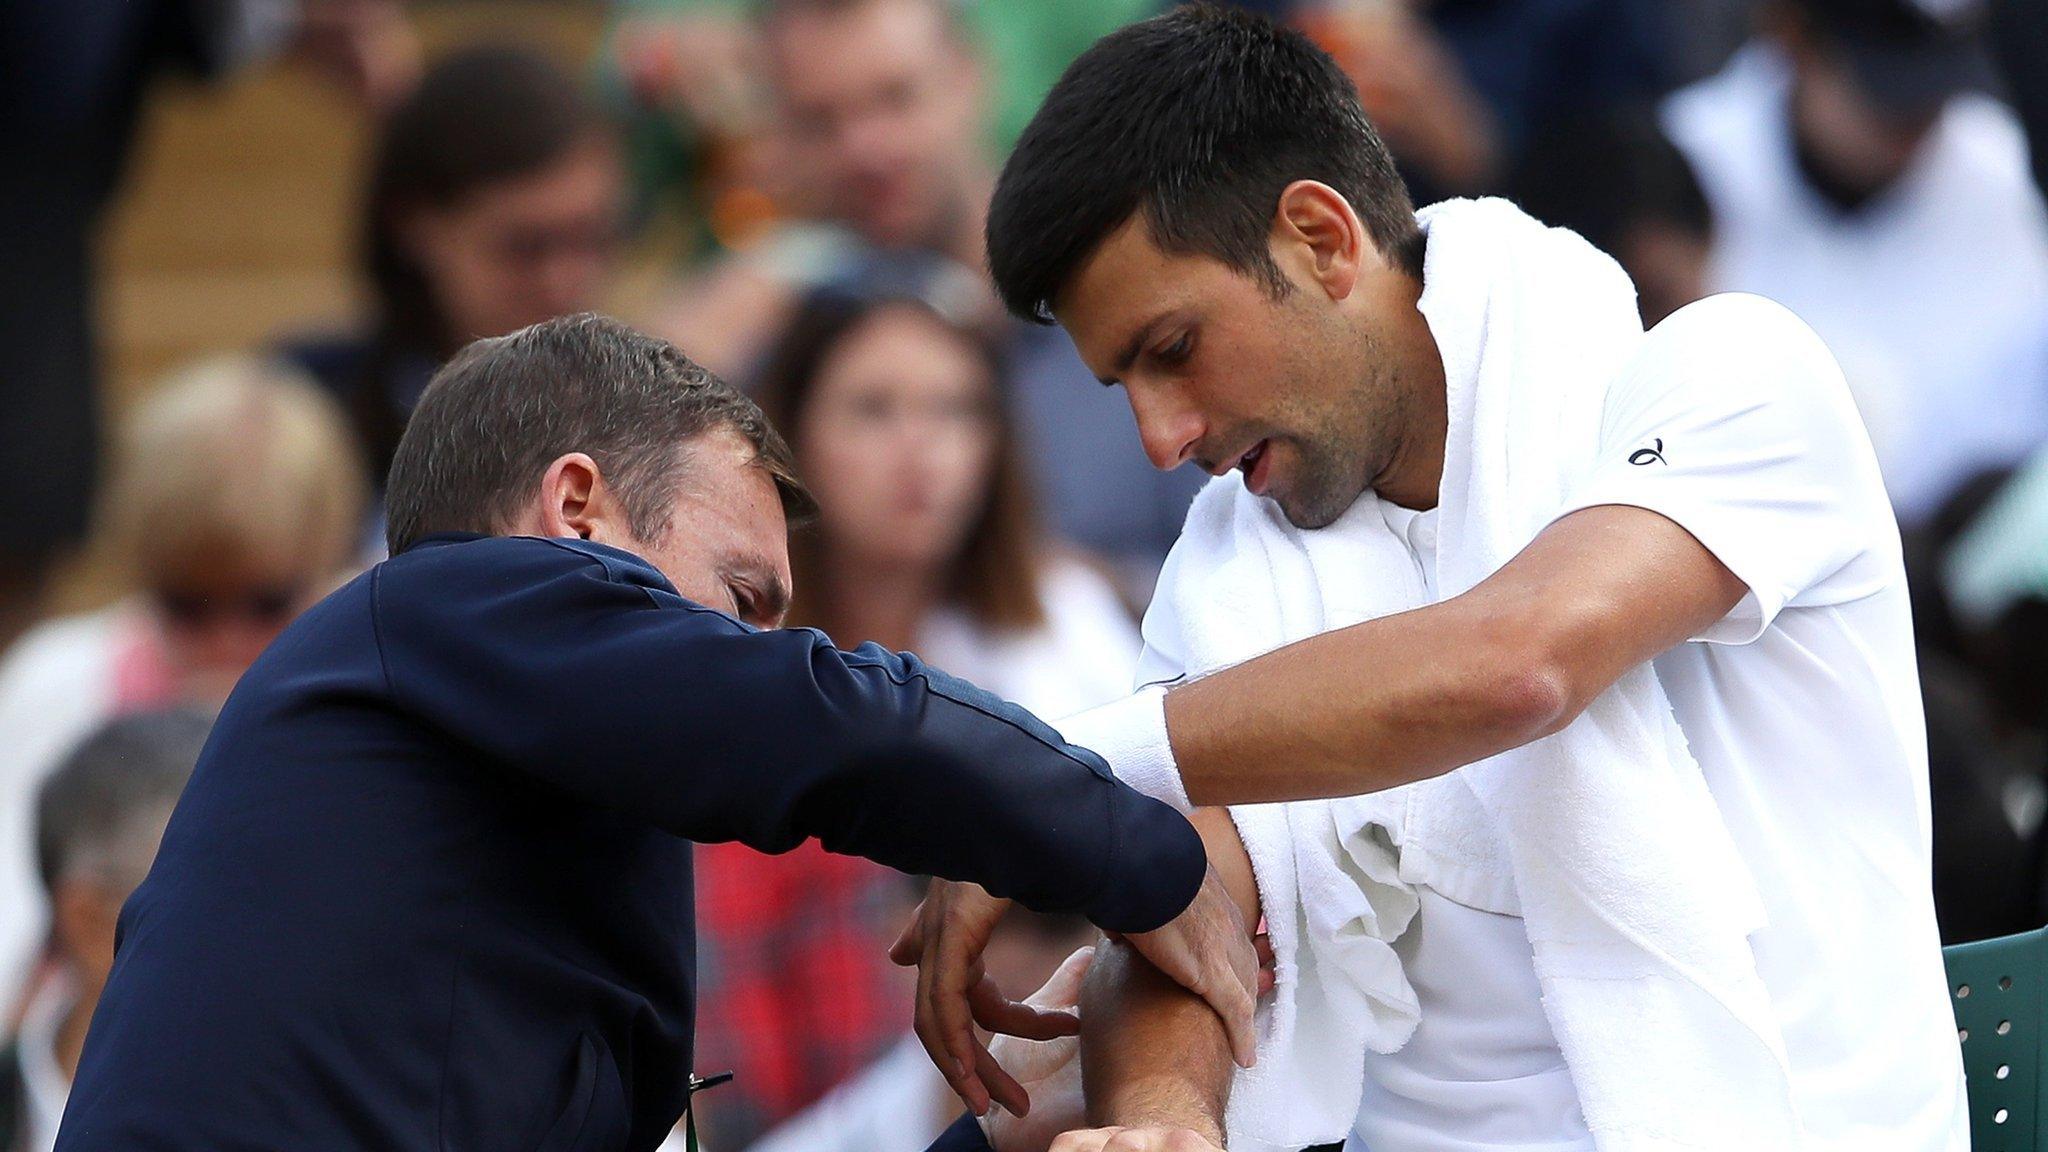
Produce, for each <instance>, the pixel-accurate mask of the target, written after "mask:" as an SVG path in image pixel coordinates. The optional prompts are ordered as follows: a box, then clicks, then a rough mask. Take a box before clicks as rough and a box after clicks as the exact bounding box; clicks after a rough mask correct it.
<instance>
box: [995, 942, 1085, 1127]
mask: <svg viewBox="0 0 2048 1152" xmlns="http://www.w3.org/2000/svg"><path fill="white" fill-rule="evenodd" d="M1094 959H1095V949H1093V948H1082V949H1080V950H1079V951H1077V952H1075V953H1074V954H1073V955H1071V956H1069V957H1067V959H1066V961H1065V962H1064V963H1062V964H1061V965H1060V967H1059V971H1057V972H1054V973H1053V974H1052V978H1051V979H1049V980H1047V981H1046V982H1045V986H1044V987H1043V988H1040V989H1039V990H1038V991H1036V992H1034V993H1032V994H1031V998H1030V1000H1029V1001H1028V1003H1030V1004H1033V1005H1035V1006H1037V1007H1040V1008H1048V1009H1054V1010H1057V1011H1065V1012H1071V1011H1074V1010H1075V1009H1076V1008H1077V1007H1078V1006H1079V1005H1080V1003H1081V981H1082V979H1083V978H1084V977H1086V976H1087V975H1088V965H1089V964H1090V963H1091V962H1093V961H1094ZM989 1053H990V1054H991V1055H993V1056H994V1057H995V1059H996V1063H998V1064H1000V1065H1002V1067H1003V1070H1004V1071H1006V1072H1008V1073H1009V1074H1010V1075H1011V1076H1013V1077H1015V1078H1016V1080H1017V1082H1018V1083H1019V1084H1021V1085H1023V1086H1024V1089H1025V1091H1027V1092H1029V1093H1030V1095H1031V1115H1029V1116H1028V1117H1027V1116H1013V1115H1011V1114H1010V1111H1009V1110H1008V1109H1006V1108H991V1109H989V1110H988V1115H987V1116H984V1117H982V1120H981V1131H982V1134H983V1135H984V1136H987V1137H988V1142H989V1147H991V1148H993V1149H995V1152H1046V1148H1047V1147H1048V1146H1049V1145H1050V1144H1051V1143H1052V1141H1053V1138H1054V1137H1056V1136H1058V1135H1059V1134H1060V1133H1062V1132H1065V1131H1067V1130H1068V1129H1070V1128H1075V1127H1078V1126H1080V1125H1082V1124H1085V1123H1087V1122H1088V1121H1087V1108H1086V1106H1085V1103H1084V1101H1083V1100H1082V1096H1081V1041H1080V1038H1079V1037H1075V1036H1062V1037H1060V1038H1058V1039H1056V1040H1045V1041H1032V1040H1019V1039H1017V1038H1016V1037H1014V1036H997V1037H996V1038H995V1039H994V1040H993V1041H992V1042H991V1043H990V1044H989Z"/></svg>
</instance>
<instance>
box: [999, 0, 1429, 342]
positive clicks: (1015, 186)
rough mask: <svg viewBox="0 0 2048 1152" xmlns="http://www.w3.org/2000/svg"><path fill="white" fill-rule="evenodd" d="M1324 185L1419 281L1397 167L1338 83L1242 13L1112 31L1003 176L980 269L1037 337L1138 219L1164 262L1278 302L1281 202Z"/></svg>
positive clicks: (1051, 99)
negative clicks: (1313, 183) (1222, 275)
mask: <svg viewBox="0 0 2048 1152" xmlns="http://www.w3.org/2000/svg"><path fill="white" fill-rule="evenodd" d="M1296 180H1319V181H1321V182H1323V183H1324V184H1327V185H1329V186H1330V187H1331V188H1333V189H1335V190H1336V191H1337V192H1338V193H1339V194H1341V195H1342V196H1343V197H1344V198H1345V199H1346V200H1347V201H1349V202H1350V204H1351V207H1352V209H1353V210H1354V211H1356V212H1357V213H1358V215H1359V219H1360V220H1362V221H1363V222H1364V224H1365V228H1366V231H1367V233H1368V234H1370V235H1371V237H1372V240H1373V242H1374V244H1375V245H1376V246H1377V247H1378V248H1379V249H1380V250H1381V251H1382V252H1385V253H1387V254H1388V255H1390V256H1392V257H1394V258H1396V259H1398V260H1400V261H1401V263H1402V265H1403V266H1404V267H1406V268H1408V269H1409V270H1410V271H1411V272H1413V273H1415V274H1417V275H1419V274H1420V271H1421V258H1422V232H1421V228H1420V226H1419V225H1418V224H1417V223H1416V221H1415V208H1414V204H1413V202H1412V201H1410V199H1409V197H1408V188H1407V185H1405V184H1403V183H1402V181H1401V176H1400V173H1399V172H1397V171H1396V170H1395V168H1394V161H1393V157H1392V156H1390V155H1389V154H1388V152H1387V148H1386V145H1385V144H1384V143H1382V142H1381V141H1380V137H1379V134H1378V133H1377V132H1375V131H1373V127H1372V125H1371V123H1369V122H1368V121H1367V120H1366V118H1365V111H1364V109H1362V108H1361V107H1360V106H1359V103H1358V91H1357V89H1355V88H1354V87H1352V84H1351V80H1350V78H1348V77H1347V76H1345V75H1344V72H1343V70H1342V69H1341V68H1339V67H1338V66H1337V63H1336V62H1335V61H1334V60H1331V59H1330V57H1329V56H1328V55H1326V54H1325V53H1324V52H1323V51H1322V50H1321V49H1319V48H1317V47H1316V46H1315V45H1313V44H1311V43H1309V41H1308V38H1307V37H1305V36H1303V35H1302V34H1301V33H1299V32H1296V31H1293V30H1291V29H1286V28H1281V27H1278V26H1276V25H1274V24H1273V23H1272V22H1271V21H1268V20H1266V19H1264V18H1262V17H1259V16H1255V15H1252V14H1250V13H1247V12H1241V11H1236V10H1232V9H1225V8H1219V7H1214V6H1211V5H1206V4H1199V5H1191V6H1188V7H1185V8H1179V9H1176V10H1174V11H1172V12H1168V13H1166V14H1165V15H1162V16H1155V17H1153V18H1152V19H1150V20H1145V21H1142V22H1140V23H1137V24H1133V25H1131V26H1129V27H1127V28H1123V29H1120V30H1118V31H1116V32H1112V33H1110V34H1109V35H1107V36H1105V37H1103V38H1102V39H1101V40H1098V41H1096V43H1095V46H1094V47H1092V48H1090V49H1088V51H1086V52H1084V53H1082V54H1081V56H1080V58H1079V59H1076V60H1075V61H1074V62H1073V64H1072V65H1070V66H1068V68H1067V71H1066V74H1065V75H1063V76H1061V77H1060V79H1059V83H1057V84H1055V85H1053V89H1052V91H1051V93H1049V94H1048V95H1047V96H1046V98H1045V103H1044V105H1043V106H1042V107H1040V108H1039V110H1038V114H1037V115H1036V116H1034V117H1032V119H1031V124H1030V126H1029V127H1027V128H1025V129H1024V134H1023V136H1022V137H1021V138H1020V139H1019V140H1018V142H1017V148H1016V150H1015V151H1014V152H1012V153H1011V154H1010V159H1009V161H1008V163H1006V164H1004V165H1003V174H1002V178H1001V179H1000V180H998V181H997V183H996V191H995V198H994V200H993V202H992V203H991V204H990V207H989V218H988V262H989V271H990V272H992V273H993V274H994V276H995V281H996V286H997V288H998V289H999V290H1000V291H1001V292H1002V296H1003V302H1004V304H1006V305H1007V306H1008V307H1009V309H1010V311H1012V312H1014V313H1016V314H1017V315H1019V316H1022V317H1025V318H1026V319H1031V320H1037V321H1039V322H1041V323H1045V322H1049V321H1050V319H1051V306H1052V303H1053V300H1054V298H1055V297H1056V296H1057V295H1058V294H1059V292H1060V291H1061V290H1062V289H1063V288H1065V287H1066V285H1067V282H1068V281H1069V280H1071V279H1072V278H1073V276H1074V274H1075V273H1076V272H1077V271H1078V270H1079V269H1080V267H1081V264H1082V263H1083V262H1084V261H1086V260H1087V259H1088V257H1089V256H1090V255H1091V254H1093V253H1094V251H1095V249H1096V248H1097V247H1098V246H1099V245H1100V244H1101V243H1102V241H1103V239H1104V238H1106V237H1107V236H1108V235H1109V234H1110V233H1111V232H1113V231H1115V230H1116V229H1117V228H1119V227H1121V226H1122V225H1123V223H1124V222H1125V221H1126V220H1129V219H1130V218H1131V216H1132V214H1133V213H1137V212H1143V213H1144V216H1145V221H1146V223H1147V224H1148V225H1150V227H1151V231H1152V238H1153V239H1154V240H1155V241H1156V242H1157V243H1158V244H1159V245H1160V247H1162V248H1163V249H1165V250H1166V251H1169V252H1177V253H1193V254H1201V255H1206V256H1213V257H1215V258H1216V259H1218V260H1221V261H1222V262H1223V263H1224V264H1226V265H1228V266H1230V267H1231V268H1233V269H1235V270H1237V271H1239V272H1241V273H1244V274H1246V275H1250V276H1255V277H1257V278H1258V279H1260V280H1262V281H1264V282H1265V284H1266V286H1267V287H1268V288H1269V289H1270V290H1271V291H1272V292H1273V293H1274V295H1276V296H1278V295H1281V294H1284V293H1285V291H1286V287H1287V282H1286V280H1285V278H1284V277H1283V276H1282V275H1281V273H1280V269H1279V267H1278V265H1276V264H1275V263H1274V262H1273V257H1272V253H1271V250H1270V248H1269V245H1268V239H1267V238H1268V236H1269V235H1270V234H1271V229H1272V222H1273V212H1274V210H1275V208H1276V206H1277V205H1278V203H1279V199H1280V193H1281V192H1282V191H1283V190H1284V189H1285V188H1286V187H1287V185H1288V184H1290V183H1292V182H1294V181H1296Z"/></svg>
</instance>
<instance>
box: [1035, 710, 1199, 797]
mask: <svg viewBox="0 0 2048 1152" xmlns="http://www.w3.org/2000/svg"><path fill="white" fill-rule="evenodd" d="M1055 727H1057V728H1058V729H1059V732H1060V735H1061V736H1062V737H1064V738H1065V739H1066V741H1067V743H1069V744H1078V745H1080V746H1081V747H1083V748H1087V749H1089V750H1091V751H1093V752H1094V753H1095V754H1096V755H1098V756H1101V757H1102V759H1103V760H1104V761H1105V762H1107V763H1108V764H1109V770H1110V771H1111V772H1112V773H1114V774H1115V776H1116V778H1117V779H1118V780H1121V781H1123V782H1124V783H1125V784H1128V785H1130V786H1131V787H1132V788H1135V789H1136V790H1138V791H1140V792H1143V793H1144V794H1145V795H1147V796H1150V797H1152V798H1153V799H1154V800H1160V801H1164V802H1165V803H1167V804H1170V805H1172V806H1173V807H1174V808H1175V809H1176V810H1177V811H1180V812H1182V813H1186V812H1190V811H1193V809H1194V806H1193V805H1191V804H1189V803H1188V793H1187V788H1186V787H1185V786H1183V785H1182V784H1181V779H1180V766H1179V765H1178V764H1177V763H1176V762H1175V761H1174V758H1173V744H1172V743H1171V742H1170V741H1169V740H1168V739H1167V735H1166V689H1165V688H1164V687H1162V686H1159V685H1153V686H1151V687H1148V688H1141V689H1139V690H1138V691H1137V692H1135V693H1133V694H1132V695H1129V696H1126V697H1124V698H1123V699H1121V700H1114V701H1111V702H1110V703H1108V704H1104V705H1102V706H1101V707H1099V708H1091V709H1089V710H1088V711H1086V712H1080V713H1076V714H1075V715H1072V716H1069V717H1067V718H1066V719H1064V720H1061V721H1059V723H1058V724H1056V725H1055Z"/></svg>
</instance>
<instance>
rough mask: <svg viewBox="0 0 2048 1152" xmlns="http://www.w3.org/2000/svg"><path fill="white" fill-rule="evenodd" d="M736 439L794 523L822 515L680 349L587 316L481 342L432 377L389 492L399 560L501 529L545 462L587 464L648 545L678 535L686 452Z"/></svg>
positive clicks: (396, 459) (755, 429)
mask: <svg viewBox="0 0 2048 1152" xmlns="http://www.w3.org/2000/svg"><path fill="white" fill-rule="evenodd" d="M727 428H729V429H731V430H732V431H734V432H736V433H738V434H739V435H740V436H741V438H743V439H744V440H745V441H746V442H747V443H748V444H749V445H750V446H751V447H752V448H753V450H754V461H753V462H754V465H755V466H756V467H759V468H761V469H763V470H764V471H766V472H767V473H768V475H769V476H770V477H771V478H772V479H773V480H774V481H775V486H776V489H777V491H778V493H779V494H780V495H781V497H782V505H783V511H784V512H785V513H786V514H787V515H788V516H789V519H790V521H791V523H792V524H794V523H796V522H798V521H800V520H803V519H805V518H807V517H808V516H809V515H810V513H811V511H812V503H811V499H810V496H809V494H808V493H806V492H805V491H804V489H803V485H801V484H799V483H798V482H797V479H796V470H795V466H794V464H793V463H792V462H791V460H790V454H789V447H788V445H786V444H784V443H783V441H782V437H780V436H778V435H776V433H775V430H774V429H773V428H771V427H769V425H768V418H767V417H765V416H763V415H762V414H761V409H760V408H759V407H757V406H756V405H755V404H754V402H753V401H752V400H749V399H747V398H746V396H744V395H742V394H741V393H740V392H739V390H738V389H736V388H734V387H732V386H731V385H730V384H727V383H726V382H725V381H723V380H721V379H719V378H718V377H717V376H716V375H714V374H713V373H711V372H710V371H708V370H706V369H705V368H703V367H701V366H700V365H698V364H696V363H695V362H693V361H692V360H691V359H690V358H689V357H687V356H684V355H683V354H682V353H681V352H679V351H677V350H676V348H675V346H674V345H673V344H670V343H669V342H668V341H666V340H658V339H656V338H654V337H652V336H648V335H645V334H643V333H640V332H636V331H634V330H633V329H631V328H628V327H626V326H625V325H624V324H621V323H619V322H618V321H616V320H609V319H606V318H605V317H602V316H597V315H592V314H589V313H584V314H581V315H577V316H564V317H562V318H560V319H556V320H548V321H545V322H543V323H540V324H535V325H533V326H531V327H528V328H522V329H520V330H519V331H517V332H514V333H512V334H511V335H509V336H496V337H490V338H487V339H483V340H478V341H476V342H474V343H472V344H470V345H469V346H468V347H466V348H464V349H463V350H462V351H461V352H458V353H456V355H455V358H454V359H453V360H451V361H449V362H448V364H447V366H446V367H444V368H442V369H441V370H440V371H439V372H438V373H436V374H435V376H434V379H433V382H432V383H430V384H428V385H427V390H426V391H425V392H424V393H422V394H421V396H420V402H419V405H418V406H417V407H416V408H414V409H413V414H412V419H411V421H410V422H409V423H408V424H407V425H406V429H405V435H404V437H403V438H401V439H400V440H399V442H398V451H397V453H396V455H394V456H393V458H392V461H391V479H390V482H389V483H388V484H387V485H386V487H385V520H386V524H387V527H386V543H387V544H388V545H389V546H390V549H391V554H392V555H394V556H395V555H397V554H398V553H400V552H403V551H405V550H406V549H407V548H409V547H411V546H412V545H413V544H414V543H415V542H416V541H418V540H419V539H420V538H421V537H422V536H427V535H430V534H432V533H436V532H484V533H490V532H497V531H501V530H502V529H503V527H504V525H505V523H506V522H507V521H508V520H510V519H511V518H512V517H513V516H514V515H515V514H516V510H517V508H518V507H519V505H520V504H521V503H522V502H523V501H525V500H526V499H528V498H530V497H531V495H532V493H533V491H534V489H535V486H536V485H538V484H539V483H540V480H541V477H542V475H544V474H545V473H546V471H547V468H548V465H549V464H552V463H553V462H554V461H555V460H557V459H559V458H560V457H562V456H564V455H566V454H567V453H570V452H583V453H587V454H588V455H589V456H590V458H591V459H592V460H595V461H596V462H597V466H598V468H599V469H600V470H602V471H603V473H604V478H605V480H606V482H607V483H609V484H610V485H611V487H612V489H613V490H614V491H616V492H617V493H618V496H619V502H620V503H621V504H622V505H624V507H625V512H626V517H627V520H628V521H629V522H630V523H631V525H632V528H633V532H634V534H635V535H637V536H638V537H640V539H641V540H643V541H646V542H648V543H656V542H659V541H660V540H661V538H662V537H663V536H664V535H666V534H667V532H668V529H669V523H668V520H669V509H670V508H671V507H672V505H673V502H674V500H675V496H676V489H677V485H678V484H679V483H680V482H681V479H682V467H683V462H684V453H683V446H684V445H685V444H686V443H687V442H688V441H690V440H692V439H694V438H696V437H698V436H700V435H703V434H704V433H707V432H714V431H717V430H719V429H727Z"/></svg>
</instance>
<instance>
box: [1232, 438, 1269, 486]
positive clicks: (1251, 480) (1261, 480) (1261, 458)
mask: <svg viewBox="0 0 2048 1152" xmlns="http://www.w3.org/2000/svg"><path fill="white" fill-rule="evenodd" d="M1272 444H1273V442H1272V441H1271V440H1261V441H1259V442H1258V443H1257V444H1254V445H1252V448H1251V451H1249V452H1246V453H1245V454H1244V455H1242V456H1240V457H1238V458H1237V468H1238V471H1240V472H1243V473H1244V486H1245V488H1246V489H1247V490H1249V491H1250V492H1251V494H1252V495H1254V496H1264V495H1265V494H1266V482H1267V481H1268V480H1269V479H1271V477H1272V472H1273V454H1272V452H1271V451H1269V449H1270V448H1271V447H1272Z"/></svg>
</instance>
